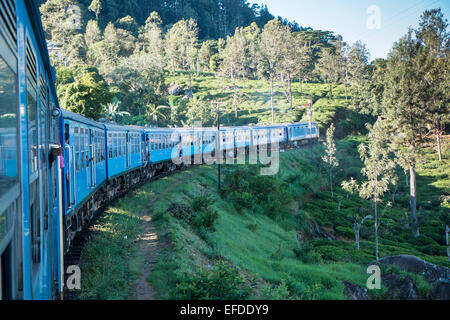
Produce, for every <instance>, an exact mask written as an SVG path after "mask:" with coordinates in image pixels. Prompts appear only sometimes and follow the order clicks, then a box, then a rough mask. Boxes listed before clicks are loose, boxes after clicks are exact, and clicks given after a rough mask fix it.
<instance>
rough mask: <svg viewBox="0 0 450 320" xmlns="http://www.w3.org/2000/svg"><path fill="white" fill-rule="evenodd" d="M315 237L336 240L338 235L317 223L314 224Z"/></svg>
mask: <svg viewBox="0 0 450 320" xmlns="http://www.w3.org/2000/svg"><path fill="white" fill-rule="evenodd" d="M313 238H314V239H327V240H336V237H335V236H333V235H331V234H330V233H329V232H326V231H325V230H323V229H322V228H321V227H320V226H319V225H318V224H317V223H315V224H314V235H313Z"/></svg>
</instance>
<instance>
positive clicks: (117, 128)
mask: <svg viewBox="0 0 450 320" xmlns="http://www.w3.org/2000/svg"><path fill="white" fill-rule="evenodd" d="M104 125H105V128H106V130H114V131H131V132H139V133H142V132H143V131H144V128H142V127H138V126H121V125H118V124H115V123H105V124H104Z"/></svg>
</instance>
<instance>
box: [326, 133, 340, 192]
mask: <svg viewBox="0 0 450 320" xmlns="http://www.w3.org/2000/svg"><path fill="white" fill-rule="evenodd" d="M335 131H336V129H335V127H334V124H331V126H330V128H328V130H327V141H326V143H325V146H326V151H325V152H326V155H325V156H324V157H323V158H322V161H323V162H325V164H326V166H327V167H328V173H329V176H330V191H331V197H333V198H334V189H333V169H334V168H336V167H338V166H339V161H338V159H337V158H336V144H335V142H334V133H335Z"/></svg>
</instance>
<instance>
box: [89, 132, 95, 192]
mask: <svg viewBox="0 0 450 320" xmlns="http://www.w3.org/2000/svg"><path fill="white" fill-rule="evenodd" d="M95 140H96V131H94V130H92V129H89V137H88V145H89V150H88V156H87V158H88V160H87V164H86V165H87V166H88V169H87V170H86V171H87V172H88V185H89V187H90V188H92V189H93V188H95V185H96V183H95V180H96V179H95V178H96V177H95V175H96V172H97V171H96V161H95V143H96V141H95Z"/></svg>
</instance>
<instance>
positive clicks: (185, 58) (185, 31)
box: [166, 19, 198, 92]
mask: <svg viewBox="0 0 450 320" xmlns="http://www.w3.org/2000/svg"><path fill="white" fill-rule="evenodd" d="M197 45H198V26H197V23H196V22H195V21H194V20H193V19H189V20H185V19H183V20H180V21H178V22H177V23H176V24H175V25H174V26H173V27H172V28H171V29H170V30H169V31H168V32H167V35H166V53H167V59H168V60H169V65H170V66H171V68H172V72H175V69H176V68H181V69H183V70H186V71H187V72H188V73H189V91H190V92H192V69H193V68H194V67H195V65H196V59H197V55H198V48H197Z"/></svg>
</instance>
